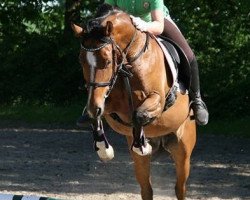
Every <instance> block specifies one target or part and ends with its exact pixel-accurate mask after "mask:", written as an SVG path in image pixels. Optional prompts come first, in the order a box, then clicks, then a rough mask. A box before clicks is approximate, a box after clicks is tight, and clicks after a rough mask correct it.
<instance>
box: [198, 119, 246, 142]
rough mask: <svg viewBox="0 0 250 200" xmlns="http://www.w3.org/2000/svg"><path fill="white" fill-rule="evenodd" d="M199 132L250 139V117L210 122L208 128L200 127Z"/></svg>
mask: <svg viewBox="0 0 250 200" xmlns="http://www.w3.org/2000/svg"><path fill="white" fill-rule="evenodd" d="M198 132H200V133H205V134H214V135H236V136H243V137H250V116H245V117H241V118H232V119H228V118H225V119H220V120H210V121H209V123H208V124H207V125H206V126H203V127H201V126H199V127H198Z"/></svg>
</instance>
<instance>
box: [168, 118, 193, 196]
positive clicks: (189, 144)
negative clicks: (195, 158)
mask: <svg viewBox="0 0 250 200" xmlns="http://www.w3.org/2000/svg"><path fill="white" fill-rule="evenodd" d="M179 134H180V135H182V137H181V139H179V140H178V139H177V140H176V142H173V143H171V144H170V145H168V150H169V151H170V153H171V156H172V158H173V160H174V162H175V168H176V178H177V180H176V185H175V193H176V196H177V199H178V200H183V199H185V193H186V182H187V179H188V176H189V172H190V156H191V153H192V150H193V148H194V145H195V141H196V130H195V124H194V122H191V121H186V123H185V124H183V125H182V127H181V128H180V129H179V130H178V132H177V135H179Z"/></svg>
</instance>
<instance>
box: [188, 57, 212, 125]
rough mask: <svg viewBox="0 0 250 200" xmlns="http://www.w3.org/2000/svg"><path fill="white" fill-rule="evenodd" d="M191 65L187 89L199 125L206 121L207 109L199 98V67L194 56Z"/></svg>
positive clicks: (207, 116)
mask: <svg viewBox="0 0 250 200" xmlns="http://www.w3.org/2000/svg"><path fill="white" fill-rule="evenodd" d="M190 66H191V85H190V89H189V97H190V100H191V108H192V109H193V111H194V117H195V121H196V123H197V124H199V125H206V124H207V123H208V118H209V114H208V110H207V107H206V104H205V103H204V101H202V99H201V94H200V80H199V69H198V63H197V60H196V58H194V59H193V60H192V61H191V62H190Z"/></svg>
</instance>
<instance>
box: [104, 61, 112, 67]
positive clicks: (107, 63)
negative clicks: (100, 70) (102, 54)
mask: <svg viewBox="0 0 250 200" xmlns="http://www.w3.org/2000/svg"><path fill="white" fill-rule="evenodd" d="M110 64H111V61H110V60H107V61H106V65H105V68H106V67H108V66H109V65H110Z"/></svg>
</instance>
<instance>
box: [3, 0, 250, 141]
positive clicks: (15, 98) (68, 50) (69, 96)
mask: <svg viewBox="0 0 250 200" xmlns="http://www.w3.org/2000/svg"><path fill="white" fill-rule="evenodd" d="M102 2H103V1H101V0H92V1H84V0H54V1H48V0H29V1H25V0H15V1H13V0H2V1H1V3H0V126H16V125H18V124H23V123H25V124H29V125H31V124H32V125H34V124H35V125H40V124H57V125H67V126H75V121H76V119H77V118H78V117H79V116H80V114H81V112H82V109H83V107H84V105H85V102H86V98H87V94H86V91H85V90H82V89H81V88H82V86H83V78H82V70H81V67H80V65H79V62H78V53H79V41H78V39H76V38H75V37H74V35H73V33H72V31H71V28H70V22H71V21H73V22H75V23H77V24H81V23H84V22H86V21H87V20H88V19H89V18H91V17H92V16H93V14H94V13H95V11H96V9H97V7H98V5H100V4H101V3H102ZM165 4H166V5H167V7H168V8H169V10H170V14H171V16H172V18H173V19H174V21H175V22H176V23H177V25H178V26H179V28H180V29H181V31H182V32H183V34H184V35H185V36H186V38H187V39H188V41H189V43H190V45H191V46H192V48H193V49H194V51H195V53H196V55H197V58H198V62H199V65H200V76H201V87H202V94H203V96H204V100H205V101H206V103H207V106H208V109H209V111H210V123H209V124H208V125H207V126H206V127H201V128H199V131H200V132H204V133H212V134H215V133H216V134H230V135H231V134H234V135H244V136H250V133H249V128H250V123H249V122H250V104H249V98H250V92H249V91H250V78H249V73H250V31H249V30H250V2H249V1H248V0H221V1H218V0H210V1H203V0H199V1H197V0H175V1H165Z"/></svg>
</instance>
